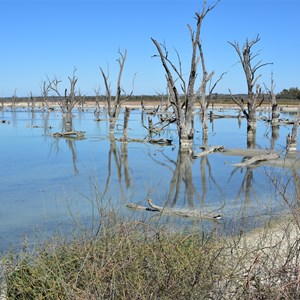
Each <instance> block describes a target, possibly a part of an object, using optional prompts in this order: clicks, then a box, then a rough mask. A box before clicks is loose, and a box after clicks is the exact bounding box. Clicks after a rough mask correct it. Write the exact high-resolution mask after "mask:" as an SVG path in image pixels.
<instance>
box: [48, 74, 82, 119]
mask: <svg viewBox="0 0 300 300" xmlns="http://www.w3.org/2000/svg"><path fill="white" fill-rule="evenodd" d="M76 70H77V69H76V68H74V70H73V74H72V77H69V76H68V79H69V83H70V89H69V92H68V89H67V88H66V89H65V90H64V95H62V94H61V92H60V89H59V86H60V83H61V80H58V79H57V78H56V77H54V79H52V80H50V79H49V78H48V83H49V87H50V90H52V91H53V92H54V94H55V95H56V96H57V97H58V104H59V106H60V108H61V110H62V112H63V113H64V114H68V115H71V113H72V110H73V108H74V107H75V105H76V104H77V102H78V95H77V91H76V84H77V81H78V77H76V75H75V73H76Z"/></svg>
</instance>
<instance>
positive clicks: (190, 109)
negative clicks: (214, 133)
mask: <svg viewBox="0 0 300 300" xmlns="http://www.w3.org/2000/svg"><path fill="white" fill-rule="evenodd" d="M206 2H207V1H206V0H204V2H203V6H202V12H201V13H196V17H195V18H196V21H197V26H196V30H195V31H193V30H192V28H191V26H190V25H188V28H189V31H190V36H191V42H192V56H191V62H190V70H189V72H188V81H186V79H185V78H184V77H185V76H184V73H183V71H182V66H181V60H180V56H179V54H178V53H177V52H176V54H177V57H178V65H179V66H178V67H176V66H175V64H174V63H173V62H172V61H171V60H170V58H169V56H168V51H167V49H166V46H165V45H163V44H160V43H158V42H157V41H156V40H155V39H153V38H151V40H152V42H153V43H154V45H155V46H156V48H157V51H158V55H155V56H158V57H160V59H161V63H162V65H163V68H164V70H165V73H166V75H165V76H166V79H167V87H168V91H169V94H170V102H171V105H172V107H173V110H174V113H175V116H176V123H177V130H178V136H179V143H180V149H181V150H183V151H186V150H188V149H190V147H191V145H192V143H193V139H194V104H195V99H196V96H197V94H200V95H204V97H203V98H202V96H201V98H202V100H203V99H205V90H206V84H207V82H208V81H209V80H210V79H211V77H212V76H213V74H214V73H213V72H212V73H210V74H208V73H207V71H206V68H205V63H204V55H203V51H202V42H201V40H200V32H201V25H202V22H203V20H204V18H205V17H206V15H207V13H209V12H210V11H211V10H212V9H213V8H214V7H215V6H216V5H217V4H218V3H219V2H220V0H218V1H216V3H215V4H213V5H211V6H208V7H207V6H206ZM200 60H201V62H202V73H203V78H202V84H201V85H200V88H199V89H198V91H196V92H195V82H196V79H197V70H198V64H199V61H200ZM177 82H179V83H177ZM180 90H181V91H180ZM181 94H183V97H181ZM201 103H202V102H201ZM206 126H207V125H206Z"/></svg>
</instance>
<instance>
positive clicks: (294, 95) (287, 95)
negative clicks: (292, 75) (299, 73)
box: [277, 87, 300, 99]
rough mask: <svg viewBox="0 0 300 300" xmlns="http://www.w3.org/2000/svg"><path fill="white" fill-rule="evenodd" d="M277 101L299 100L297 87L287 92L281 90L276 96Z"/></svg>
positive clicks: (299, 95) (299, 91)
mask: <svg viewBox="0 0 300 300" xmlns="http://www.w3.org/2000/svg"><path fill="white" fill-rule="evenodd" d="M277 98H278V99H300V90H299V89H298V88H297V87H291V88H289V89H288V90H287V89H283V90H282V91H281V92H280V93H279V94H278V95H277Z"/></svg>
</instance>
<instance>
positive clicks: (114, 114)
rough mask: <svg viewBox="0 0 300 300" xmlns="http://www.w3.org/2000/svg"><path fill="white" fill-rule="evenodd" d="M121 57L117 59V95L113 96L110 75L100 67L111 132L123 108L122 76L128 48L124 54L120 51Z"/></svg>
mask: <svg viewBox="0 0 300 300" xmlns="http://www.w3.org/2000/svg"><path fill="white" fill-rule="evenodd" d="M119 55H120V58H119V59H117V62H118V64H119V75H118V80H117V88H116V95H115V97H112V93H111V88H110V83H109V82H108V77H109V75H106V74H105V73H104V71H103V69H102V68H101V67H100V71H101V74H102V77H103V81H104V84H105V89H106V103H107V109H108V116H109V130H110V132H114V130H115V125H116V121H117V119H118V116H119V114H120V108H121V90H122V89H121V78H122V73H123V69H124V64H125V61H126V57H127V50H125V52H124V54H123V53H122V52H121V51H119Z"/></svg>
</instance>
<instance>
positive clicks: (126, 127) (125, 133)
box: [121, 107, 130, 143]
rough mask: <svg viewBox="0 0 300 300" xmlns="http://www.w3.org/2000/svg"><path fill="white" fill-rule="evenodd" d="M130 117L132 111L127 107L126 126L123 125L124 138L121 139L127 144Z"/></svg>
mask: <svg viewBox="0 0 300 300" xmlns="http://www.w3.org/2000/svg"><path fill="white" fill-rule="evenodd" d="M129 117H130V109H129V108H128V107H125V112H124V125H123V136H122V138H121V141H122V142H123V143H124V142H127V138H128V121H129Z"/></svg>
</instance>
